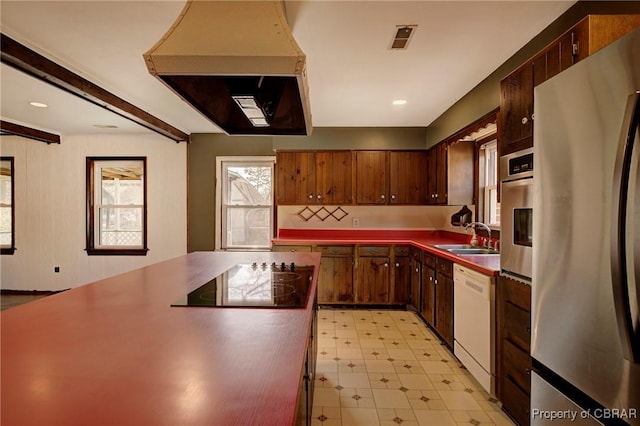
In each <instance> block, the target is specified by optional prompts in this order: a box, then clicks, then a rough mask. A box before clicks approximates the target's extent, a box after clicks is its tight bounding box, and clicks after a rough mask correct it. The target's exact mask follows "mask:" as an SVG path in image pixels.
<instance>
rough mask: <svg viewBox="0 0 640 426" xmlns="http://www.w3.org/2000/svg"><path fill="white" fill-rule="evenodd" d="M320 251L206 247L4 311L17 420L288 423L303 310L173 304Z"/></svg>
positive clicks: (11, 406)
mask: <svg viewBox="0 0 640 426" xmlns="http://www.w3.org/2000/svg"><path fill="white" fill-rule="evenodd" d="M253 261H258V262H262V261H266V262H268V263H271V262H278V263H280V262H286V263H290V262H291V261H294V262H296V263H298V264H309V265H315V266H316V268H315V273H314V279H313V287H312V289H311V291H313V292H314V293H315V286H316V281H317V274H318V270H319V268H318V265H319V262H320V255H319V253H296V254H291V253H265V252H251V253H218V252H198V253H191V254H188V255H185V256H181V257H177V258H175V259H171V260H168V261H165V262H161V263H158V264H155V265H151V266H148V267H145V268H141V269H137V270H134V271H131V272H128V273H125V274H121V275H118V276H115V277H112V278H108V279H104V280H101V281H98V282H95V283H92V284H87V285H84V286H82V287H78V288H74V289H72V290H69V291H66V292H63V293H59V294H56V295H53V296H49V297H46V298H43V299H39V300H37V301H34V302H30V303H27V304H24V305H21V306H18V307H14V308H10V309H8V310H5V311H2V312H1V313H0V330H1V344H2V347H1V370H0V374H1V376H0V383H1V392H2V394H1V418H0V423H1V424H2V425H3V426H11V425H20V426H25V425H44V424H47V425H204V424H206V425H251V426H253V425H256V424H260V425H274V426H281V425H291V424H294V422H295V413H296V408H297V394H298V388H299V383H300V379H301V377H302V369H303V365H304V358H305V347H306V343H307V337H308V334H307V333H308V329H309V326H310V321H311V316H312V305H311V302H312V298H310V299H309V303H308V305H307V307H306V309H282V308H277V309H265V308H249V309H242V308H185V307H171V306H170V304H171V303H173V302H175V301H176V300H177V299H179V298H180V297H181V296H183V295H184V294H186V293H187V292H189V291H191V290H193V289H195V288H197V287H199V286H200V285H202V284H204V283H205V282H207V281H209V280H210V279H211V278H213V277H215V276H217V275H219V274H220V273H222V272H223V271H225V270H226V269H228V268H230V267H231V266H233V265H235V264H236V263H247V262H249V263H251V262H253Z"/></svg>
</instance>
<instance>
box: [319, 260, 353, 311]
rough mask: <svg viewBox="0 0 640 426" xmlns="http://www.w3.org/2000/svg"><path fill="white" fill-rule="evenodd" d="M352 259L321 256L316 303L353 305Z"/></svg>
mask: <svg viewBox="0 0 640 426" xmlns="http://www.w3.org/2000/svg"><path fill="white" fill-rule="evenodd" d="M353 294H354V292H353V258H352V257H351V256H349V257H346V256H342V257H330V256H322V260H321V262H320V276H319V278H318V303H353V300H354V298H353Z"/></svg>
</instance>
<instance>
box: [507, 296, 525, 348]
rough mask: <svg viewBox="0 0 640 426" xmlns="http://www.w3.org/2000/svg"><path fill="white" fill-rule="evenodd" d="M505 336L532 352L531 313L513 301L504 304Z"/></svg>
mask: <svg viewBox="0 0 640 426" xmlns="http://www.w3.org/2000/svg"><path fill="white" fill-rule="evenodd" d="M504 338H505V339H508V340H511V341H512V342H513V343H514V344H515V345H516V346H518V347H519V348H520V349H522V350H523V351H525V352H527V353H531V314H530V313H529V312H527V311H525V310H524V309H522V308H520V307H518V306H516V305H514V304H513V303H511V302H506V303H505V304H504Z"/></svg>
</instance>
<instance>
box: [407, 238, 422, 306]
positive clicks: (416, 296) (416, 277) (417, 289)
mask: <svg viewBox="0 0 640 426" xmlns="http://www.w3.org/2000/svg"><path fill="white" fill-rule="evenodd" d="M409 304H410V305H411V306H413V308H414V309H415V310H416V311H417V312H421V311H422V250H420V249H419V248H415V247H412V248H411V292H410V294H409Z"/></svg>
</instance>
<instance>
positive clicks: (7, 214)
mask: <svg viewBox="0 0 640 426" xmlns="http://www.w3.org/2000/svg"><path fill="white" fill-rule="evenodd" d="M13 185H14V183H13V157H0V252H1V253H2V254H13V253H14V252H15V250H16V244H15V242H16V238H15V205H14V202H13V199H14V188H13Z"/></svg>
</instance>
